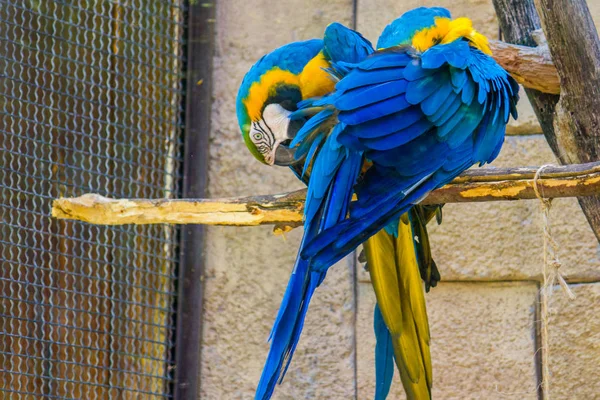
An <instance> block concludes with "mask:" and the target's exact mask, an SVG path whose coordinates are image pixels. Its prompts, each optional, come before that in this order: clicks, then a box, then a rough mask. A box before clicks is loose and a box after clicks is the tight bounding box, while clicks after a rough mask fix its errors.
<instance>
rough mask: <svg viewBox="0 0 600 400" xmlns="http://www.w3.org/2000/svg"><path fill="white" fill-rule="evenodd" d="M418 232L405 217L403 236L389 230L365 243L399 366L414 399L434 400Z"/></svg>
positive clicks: (373, 281) (409, 395) (403, 380)
mask: <svg viewBox="0 0 600 400" xmlns="http://www.w3.org/2000/svg"><path fill="white" fill-rule="evenodd" d="M413 237H414V236H413V229H412V227H411V223H410V221H409V219H408V218H406V217H404V218H401V220H400V222H399V224H398V235H397V237H395V236H394V235H390V234H389V233H387V232H386V231H385V230H384V229H382V230H381V231H380V232H379V233H377V234H376V235H374V236H372V237H371V238H370V239H369V240H367V241H366V242H365V244H364V249H365V256H366V259H367V266H368V269H369V273H370V275H371V282H372V283H373V289H374V290H375V295H376V297H377V303H378V305H379V308H380V310H381V314H382V316H383V320H384V321H385V324H386V325H387V327H388V330H389V331H390V334H391V336H392V341H393V346H394V355H395V358H396V365H397V366H398V370H399V371H400V378H401V379H402V384H403V386H404V390H405V391H406V394H407V397H408V399H410V400H423V399H425V400H426V399H430V398H431V382H432V371H431V369H432V368H431V355H430V350H429V339H430V336H429V323H428V320H427V310H426V307H425V295H424V290H423V282H422V280H421V274H420V271H419V265H418V263H417V255H416V250H415V245H414V239H413Z"/></svg>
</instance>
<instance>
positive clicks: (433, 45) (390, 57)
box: [237, 8, 517, 399]
mask: <svg viewBox="0 0 600 400" xmlns="http://www.w3.org/2000/svg"><path fill="white" fill-rule="evenodd" d="M332 26H333V28H332V29H331V32H330V33H331V35H330V36H328V32H326V34H325V38H324V40H323V41H320V40H314V41H308V42H302V43H296V44H291V45H288V46H284V48H281V49H278V50H276V51H274V52H273V53H271V54H269V55H268V56H266V57H264V58H263V59H261V60H260V61H259V62H258V63H257V64H256V65H255V66H254V67H253V68H252V69H251V70H250V72H249V73H248V75H247V76H246V78H245V79H244V82H243V83H242V86H241V88H240V92H239V94H238V103H237V111H238V119H239V122H240V127H241V130H242V134H243V136H244V139H245V141H246V144H247V146H248V147H249V149H250V150H251V151H252V153H253V154H254V155H255V156H256V157H257V158H258V159H259V160H261V161H262V162H265V163H267V164H278V165H293V167H294V169H295V170H296V171H297V173H298V175H299V177H300V178H304V176H305V174H307V173H310V180H309V182H308V194H307V201H306V206H305V223H304V236H303V240H302V242H301V246H300V251H299V256H298V258H297V260H296V264H295V266H294V271H293V273H292V276H291V278H290V281H289V283H288V287H287V289H286V293H285V295H284V298H283V301H282V305H281V307H280V310H279V313H278V315H277V318H276V320H275V324H274V327H273V330H272V332H271V348H270V351H269V355H268V357H267V361H266V364H265V368H264V370H263V374H262V376H261V381H260V383H259V386H258V388H257V393H256V398H259V399H264V398H269V397H270V396H271V394H272V392H273V389H274V386H275V384H276V383H277V381H278V380H279V379H281V378H282V377H283V375H284V374H285V370H286V369H287V367H288V366H289V362H290V360H291V357H292V355H293V352H294V350H295V347H296V344H297V342H298V339H299V336H300V332H301V330H302V325H303V323H304V317H305V315H306V311H307V309H308V304H309V302H310V299H311V296H312V294H313V293H314V291H315V289H316V287H317V286H318V285H319V284H320V283H321V281H322V280H323V279H324V278H325V274H326V271H327V269H328V268H329V267H330V266H331V265H333V264H334V263H335V262H336V261H338V260H340V259H341V258H342V257H344V256H345V255H347V254H348V253H350V252H351V251H353V250H354V249H355V248H356V247H357V246H358V245H359V244H361V243H363V242H365V241H367V242H366V243H365V254H366V258H367V263H368V268H369V271H370V273H371V277H372V280H373V285H374V288H375V291H376V295H377V302H378V308H377V309H376V310H375V329H376V332H377V338H378V343H377V350H376V355H377V356H376V363H377V368H376V369H377V376H378V382H377V386H378V392H377V394H376V397H380V398H384V397H385V395H386V394H387V390H389V381H391V376H390V374H389V372H390V370H391V368H390V360H391V354H392V351H391V350H392V349H393V355H394V358H395V360H396V363H397V365H398V368H399V370H400V376H401V378H402V382H403V384H404V387H405V390H406V392H407V395H408V397H409V398H414V399H422V398H430V396H431V392H430V388H431V362H430V357H429V328H428V325H427V320H426V313H425V302H424V299H423V289H422V285H421V282H420V281H419V279H418V278H419V275H418V273H417V272H416V271H418V268H417V263H418V264H420V267H421V272H422V274H421V275H423V277H424V278H425V280H426V282H430V283H431V284H434V283H435V282H436V281H437V279H439V277H436V271H435V265H434V264H433V263H432V261H431V258H430V257H429V254H428V251H427V250H428V248H427V246H428V245H427V244H426V243H424V242H425V240H418V241H417V242H416V243H415V242H413V236H414V235H415V234H421V235H422V232H421V231H422V229H423V228H424V224H425V223H426V221H427V220H428V219H429V218H430V217H431V215H427V214H431V213H429V212H427V210H424V209H422V208H417V207H415V205H416V204H418V203H419V201H420V200H421V199H423V198H424V197H425V196H426V195H427V194H428V193H429V192H430V191H431V190H433V189H435V188H437V187H439V186H442V185H444V184H445V183H447V182H448V181H450V180H451V179H453V178H454V177H455V176H457V175H458V174H460V173H461V172H462V171H463V170H465V169H467V168H469V167H470V166H471V165H473V164H476V163H479V164H483V163H485V162H490V161H491V160H493V159H494V158H495V157H496V155H497V154H498V152H499V150H500V147H501V145H502V142H503V138H504V130H505V125H506V122H507V121H508V116H509V113H512V114H513V116H515V117H516V110H515V104H516V101H517V85H516V83H515V82H514V81H513V80H512V79H511V78H510V77H509V76H508V75H507V74H506V72H505V71H504V70H502V69H501V68H500V67H499V66H498V65H497V64H496V63H495V62H494V61H493V59H492V58H491V57H490V56H489V53H490V52H489V48H488V46H487V40H486V39H485V38H484V37H483V36H482V35H480V34H478V33H477V32H476V31H475V30H474V29H473V28H472V26H471V22H470V21H469V20H468V19H466V18H459V19H456V20H451V19H450V14H449V12H448V11H447V10H444V9H441V8H431V9H426V8H419V9H416V10H413V11H411V12H409V13H406V14H404V15H403V16H402V17H400V18H399V19H397V20H396V21H394V22H393V23H392V24H390V25H389V26H388V27H387V28H386V29H385V31H384V32H383V34H382V36H381V37H380V39H379V42H378V46H377V47H378V49H379V50H378V51H376V52H374V53H372V54H371V52H372V50H371V48H370V45H368V42H366V40H364V39H363V38H362V37H361V36H360V35H358V34H357V33H355V32H352V31H349V30H347V29H342V28H341V27H339V25H337V24H336V25H332ZM329 30H330V29H328V31H329ZM334 32H335V33H334ZM295 162H297V163H298V164H295ZM298 165H303V166H304V167H303V168H298ZM365 170H366V172H365ZM353 193H356V195H357V200H352V194H353ZM404 213H408V214H407V215H405V216H402V215H403V214H404ZM401 216H402V217H401ZM418 237H419V239H421V236H418ZM423 239H424V238H423ZM415 277H416V278H415ZM382 322H383V323H382ZM383 328H387V329H383ZM392 371H393V370H392ZM392 373H393V372H392ZM380 379H381V382H380Z"/></svg>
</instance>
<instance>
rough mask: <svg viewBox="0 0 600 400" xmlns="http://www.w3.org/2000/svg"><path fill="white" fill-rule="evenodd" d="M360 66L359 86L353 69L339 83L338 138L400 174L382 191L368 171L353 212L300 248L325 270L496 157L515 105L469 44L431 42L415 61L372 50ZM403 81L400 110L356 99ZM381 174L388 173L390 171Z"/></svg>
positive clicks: (499, 74)
mask: <svg viewBox="0 0 600 400" xmlns="http://www.w3.org/2000/svg"><path fill="white" fill-rule="evenodd" d="M403 54H404V56H403ZM357 68H358V70H359V71H360V74H358V73H356V76H357V81H358V82H357V83H355V82H353V75H354V72H353V71H351V72H350V73H349V74H348V75H347V76H346V77H344V78H343V79H342V80H341V81H340V82H339V83H338V86H337V89H338V90H339V92H341V94H340V97H339V99H338V102H339V104H341V105H342V107H343V110H342V112H341V113H340V114H339V115H338V118H339V120H340V121H343V122H344V123H345V124H347V126H346V127H345V128H344V129H343V130H342V131H340V132H339V137H340V141H342V142H343V143H349V144H355V143H360V145H361V147H360V149H361V150H363V151H364V153H365V157H366V158H368V159H370V160H372V161H373V163H374V164H375V165H380V166H386V167H389V168H391V169H392V171H396V173H397V176H395V177H392V178H391V179H389V180H382V182H383V183H384V184H385V185H387V189H386V190H381V185H380V184H377V179H380V178H376V177H375V176H374V175H371V176H369V174H368V173H367V176H365V178H364V180H365V182H368V183H366V184H361V185H359V186H358V187H357V188H356V191H357V194H358V197H359V200H358V201H357V202H353V203H352V206H351V208H350V217H349V218H348V219H346V220H344V221H343V222H341V223H339V224H337V225H336V226H334V227H333V228H331V229H328V230H325V231H324V232H322V233H320V234H319V235H317V237H316V238H315V239H314V240H313V241H312V242H311V243H308V244H307V245H306V246H305V248H304V251H303V252H302V257H306V258H307V259H310V260H311V265H312V266H313V268H327V266H328V265H331V263H333V262H335V261H337V260H339V259H341V258H342V257H343V256H345V255H346V254H347V253H348V252H350V251H352V250H353V249H354V248H355V247H356V246H357V245H359V244H360V243H362V241H364V240H366V239H367V238H368V237H369V236H370V235H372V234H373V233H375V232H377V231H378V230H380V229H381V228H382V227H383V226H385V224H387V223H388V222H389V221H390V219H391V218H393V217H395V216H397V215H398V214H399V213H402V212H404V211H406V210H408V209H409V208H410V207H412V205H413V204H414V203H415V202H418V201H420V200H421V199H422V198H423V197H424V196H426V195H427V193H429V191H431V190H433V189H435V188H437V187H440V186H442V185H444V184H445V183H447V182H448V181H449V180H451V179H453V178H454V177H455V176H457V175H458V174H460V173H461V172H462V171H463V170H464V169H466V168H468V167H469V166H471V165H473V164H475V163H479V162H488V161H489V159H490V157H492V156H495V155H496V154H497V150H498V149H499V147H500V146H499V143H501V142H502V140H503V135H504V126H505V124H506V122H507V118H508V113H510V112H511V111H512V109H513V108H514V105H513V104H514V103H515V102H516V99H514V98H513V97H514V96H512V97H511V96H509V92H511V91H512V92H514V90H515V87H514V85H513V83H512V82H511V78H510V77H508V75H507V74H506V73H505V72H504V70H502V69H501V68H500V67H498V66H497V64H495V62H494V61H493V60H492V59H491V58H489V57H488V56H485V55H484V54H483V53H481V52H479V51H478V50H476V49H473V48H472V47H470V46H469V44H468V43H467V42H466V41H456V42H453V43H451V44H449V45H442V46H434V47H433V48H432V49H430V50H428V51H427V52H425V53H423V54H422V55H421V58H420V60H419V59H418V58H414V55H411V54H408V53H407V52H406V51H404V52H402V51H400V50H398V51H395V52H381V53H380V52H376V53H375V54H373V55H371V56H370V57H369V58H368V59H367V60H365V61H364V62H363V63H360V64H359V65H358V66H357ZM378 68H382V70H383V71H386V76H385V78H379V79H375V78H374V77H373V78H371V75H376V71H377V69H378ZM395 69H400V70H401V71H398V72H396V71H395ZM391 71H394V72H393V73H392V72H391ZM385 79H389V80H390V81H387V82H386V81H385ZM375 81H376V82H377V84H373V83H372V82H375ZM406 81H408V83H407V86H406V89H405V90H406V93H405V97H404V99H403V100H405V101H406V103H409V106H406V103H404V102H400V101H399V100H400V98H399V97H398V104H399V105H400V107H401V109H400V110H398V111H396V112H393V111H394V107H395V106H396V103H395V101H396V97H391V96H387V95H386V94H385V93H384V94H381V95H379V96H377V97H370V98H369V99H363V98H361V96H360V94H364V93H374V92H376V91H377V90H376V89H375V88H377V87H396V84H395V83H396V82H406ZM392 82H393V84H392ZM507 86H508V87H507ZM357 87H359V88H362V91H360V92H359V91H357V92H356V94H355V96H353V97H352V98H351V99H350V100H343V99H344V97H345V96H348V95H349V94H348V93H344V90H345V89H344V88H357ZM355 90H356V89H355ZM391 99H393V100H394V101H392V100H391ZM386 100H388V101H386ZM490 103H491V104H490ZM367 104H368V107H365V106H366V105H367ZM337 105H338V104H336V106H337ZM361 107H364V109H361ZM488 107H491V108H492V110H491V112H488V111H487V110H488ZM363 118H364V119H363ZM372 169H373V168H372ZM386 174H387V175H388V176H390V171H389V170H388V171H386ZM392 175H393V174H392ZM367 177H368V178H367ZM392 180H396V181H403V182H411V183H412V184H413V185H415V186H414V187H413V188H412V189H411V190H410V192H409V193H406V192H405V191H406V187H403V185H391V181H392ZM383 183H382V184H383ZM370 191H373V193H369V192H370ZM361 197H362V198H363V199H368V202H367V203H365V201H364V200H363V201H361V200H360V199H361Z"/></svg>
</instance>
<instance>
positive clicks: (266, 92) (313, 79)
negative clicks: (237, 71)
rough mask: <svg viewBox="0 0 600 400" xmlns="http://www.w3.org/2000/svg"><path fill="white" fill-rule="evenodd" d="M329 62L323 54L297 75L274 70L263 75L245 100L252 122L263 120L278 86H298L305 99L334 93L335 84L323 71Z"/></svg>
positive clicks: (253, 85)
mask: <svg viewBox="0 0 600 400" xmlns="http://www.w3.org/2000/svg"><path fill="white" fill-rule="evenodd" d="M328 67H329V62H327V60H325V58H324V57H323V54H322V53H319V54H317V56H315V57H314V58H313V59H312V60H311V61H310V62H309V63H308V64H306V66H305V67H304V69H303V70H302V72H300V74H298V75H295V74H293V73H291V72H290V71H284V70H282V69H280V68H277V67H275V68H273V69H271V70H270V71H267V72H266V73H265V74H263V75H262V76H261V78H260V80H259V81H258V82H254V83H253V84H252V86H250V91H249V92H248V97H246V98H245V99H244V100H243V103H244V105H245V106H246V109H247V110H248V115H249V116H250V119H251V120H252V121H258V120H260V119H261V118H262V115H261V112H262V109H263V106H264V104H265V102H266V101H267V99H268V98H269V96H271V95H273V94H274V91H275V88H276V87H277V86H278V85H285V84H287V85H293V86H298V87H299V88H300V91H301V93H302V98H303V99H308V98H310V97H316V96H323V95H325V94H327V93H330V92H332V91H333V88H334V86H335V82H334V81H333V80H332V79H331V77H330V76H329V74H328V73H327V72H326V71H324V70H323V68H328Z"/></svg>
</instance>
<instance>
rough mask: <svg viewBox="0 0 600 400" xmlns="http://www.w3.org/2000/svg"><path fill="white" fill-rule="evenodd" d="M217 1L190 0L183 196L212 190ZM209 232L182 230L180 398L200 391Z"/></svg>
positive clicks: (177, 392)
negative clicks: (209, 186) (210, 163)
mask: <svg viewBox="0 0 600 400" xmlns="http://www.w3.org/2000/svg"><path fill="white" fill-rule="evenodd" d="M215 7H216V0H203V1H194V2H192V1H190V2H189V10H188V27H187V30H188V31H187V76H186V82H187V85H186V96H185V132H184V137H185V140H184V143H185V151H184V161H183V169H184V173H183V197H184V198H190V197H191V198H199V197H205V196H206V190H207V180H208V157H209V155H208V143H209V134H210V126H211V96H212V64H213V50H214V22H215ZM204 232H205V228H204V227H203V226H201V225H185V226H183V227H182V230H181V242H180V243H181V245H180V251H181V253H180V264H179V282H178V283H179V290H178V305H177V327H176V329H177V333H176V342H175V343H176V345H175V346H176V350H175V360H176V362H175V364H176V367H175V368H176V371H175V398H176V399H178V400H196V399H197V398H199V394H200V350H201V346H200V345H201V343H200V342H201V338H202V308H203V304H202V296H203V286H202V277H203V273H204V265H203V262H204Z"/></svg>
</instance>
